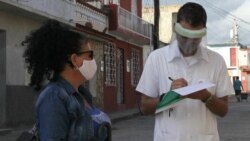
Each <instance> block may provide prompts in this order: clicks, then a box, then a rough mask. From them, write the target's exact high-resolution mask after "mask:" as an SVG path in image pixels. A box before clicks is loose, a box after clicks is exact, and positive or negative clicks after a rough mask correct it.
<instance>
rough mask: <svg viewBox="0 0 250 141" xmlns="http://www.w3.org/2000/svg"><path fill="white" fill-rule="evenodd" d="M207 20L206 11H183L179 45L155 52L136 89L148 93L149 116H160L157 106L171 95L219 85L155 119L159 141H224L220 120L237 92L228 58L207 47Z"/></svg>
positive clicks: (179, 16) (191, 7)
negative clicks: (202, 85)
mask: <svg viewBox="0 0 250 141" xmlns="http://www.w3.org/2000/svg"><path fill="white" fill-rule="evenodd" d="M206 20H207V15H206V12H205V10H204V8H203V7H202V6H201V5H199V4H196V3H186V4H185V5H183V6H182V7H181V8H180V10H179V11H178V14H177V23H176V24H175V33H176V40H175V41H173V42H172V43H171V44H170V45H169V46H166V47H164V48H161V49H157V50H155V51H154V52H152V53H151V54H150V55H149V57H148V59H147V61H146V64H145V66H144V70H143V73H142V76H141V79H140V81H139V84H138V86H137V88H136V90H137V91H139V92H140V93H142V100H141V109H142V111H143V113H144V114H154V113H155V110H156V105H157V104H158V103H159V102H160V99H161V98H164V93H166V92H168V91H170V90H173V89H177V88H181V87H184V86H187V85H190V84H197V83H199V82H200V81H210V82H212V83H214V84H215V87H212V88H209V89H204V90H201V91H198V92H195V93H192V94H189V95H187V96H186V97H185V99H184V100H183V102H181V103H180V104H179V105H177V106H176V107H174V108H173V109H171V111H170V110H166V111H163V112H161V113H159V114H157V115H155V117H156V120H155V129H154V141H219V135H218V129H217V119H216V117H217V116H220V117H224V116H225V115H226V114H227V112H228V95H232V94H233V93H234V89H233V86H232V84H231V81H230V77H229V76H228V72H227V68H226V65H225V62H224V60H223V58H222V57H221V56H220V55H218V54H217V53H215V52H213V51H211V50H209V49H207V48H206V47H203V46H202V45H201V41H202V38H203V37H204V36H205V35H206ZM169 77H171V78H172V79H173V81H172V80H170V79H169Z"/></svg>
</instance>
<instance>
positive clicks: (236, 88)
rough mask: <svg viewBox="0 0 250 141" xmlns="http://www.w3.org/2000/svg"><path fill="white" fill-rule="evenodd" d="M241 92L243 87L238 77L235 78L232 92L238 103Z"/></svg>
mask: <svg viewBox="0 0 250 141" xmlns="http://www.w3.org/2000/svg"><path fill="white" fill-rule="evenodd" d="M241 90H244V89H243V86H242V84H241V81H240V80H239V76H236V80H235V81H234V91H235V96H236V98H237V101H238V102H240V101H241Z"/></svg>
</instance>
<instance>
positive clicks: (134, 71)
mask: <svg viewBox="0 0 250 141" xmlns="http://www.w3.org/2000/svg"><path fill="white" fill-rule="evenodd" d="M131 53H132V54H131V84H132V86H134V87H135V86H137V84H138V82H139V79H140V52H139V50H137V49H132V52H131Z"/></svg>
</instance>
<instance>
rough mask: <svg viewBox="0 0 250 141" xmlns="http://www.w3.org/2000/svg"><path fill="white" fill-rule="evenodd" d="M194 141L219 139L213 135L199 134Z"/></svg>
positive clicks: (215, 140) (216, 140)
mask: <svg viewBox="0 0 250 141" xmlns="http://www.w3.org/2000/svg"><path fill="white" fill-rule="evenodd" d="M195 141H219V137H218V136H216V135H214V134H200V135H197V140H195Z"/></svg>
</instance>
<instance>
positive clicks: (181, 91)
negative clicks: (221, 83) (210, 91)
mask: <svg viewBox="0 0 250 141" xmlns="http://www.w3.org/2000/svg"><path fill="white" fill-rule="evenodd" d="M213 86H215V84H213V83H211V82H200V83H197V84H193V85H188V86H186V87H182V88H179V89H175V90H173V91H175V92H176V93H178V94H180V95H182V96H185V95H188V94H191V93H193V92H197V91H200V90H202V89H207V88H210V87H213Z"/></svg>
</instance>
